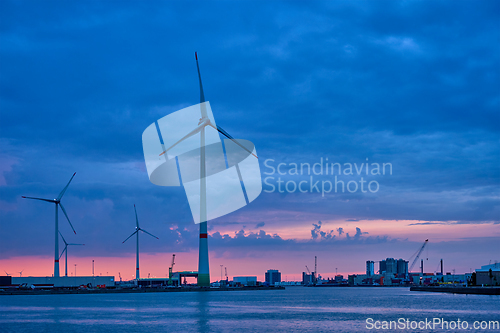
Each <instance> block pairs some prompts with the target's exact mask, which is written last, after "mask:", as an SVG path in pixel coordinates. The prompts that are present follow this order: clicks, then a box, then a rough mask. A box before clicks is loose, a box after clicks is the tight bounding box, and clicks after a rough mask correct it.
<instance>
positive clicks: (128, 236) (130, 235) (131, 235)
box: [122, 230, 139, 244]
mask: <svg viewBox="0 0 500 333" xmlns="http://www.w3.org/2000/svg"><path fill="white" fill-rule="evenodd" d="M138 231H139V230H136V231H134V232H133V233H132V235H130V236H128V237H127V239H125V240H124V241H123V242H122V244H123V243H125V242H126V241H128V239H129V238H130V237H132V236H133V235H135V234H136V233H137V232H138Z"/></svg>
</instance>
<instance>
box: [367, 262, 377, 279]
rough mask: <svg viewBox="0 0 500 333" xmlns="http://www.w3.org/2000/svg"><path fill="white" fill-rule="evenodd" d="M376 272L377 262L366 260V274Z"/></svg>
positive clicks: (369, 274)
mask: <svg viewBox="0 0 500 333" xmlns="http://www.w3.org/2000/svg"><path fill="white" fill-rule="evenodd" d="M373 274H375V262H374V261H372V260H367V261H366V275H368V276H372V275H373Z"/></svg>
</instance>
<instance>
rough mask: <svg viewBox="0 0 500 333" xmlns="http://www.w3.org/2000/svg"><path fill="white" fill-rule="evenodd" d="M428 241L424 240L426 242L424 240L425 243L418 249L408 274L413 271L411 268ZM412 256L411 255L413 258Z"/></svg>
mask: <svg viewBox="0 0 500 333" xmlns="http://www.w3.org/2000/svg"><path fill="white" fill-rule="evenodd" d="M428 241H429V240H428V239H426V240H425V242H424V244H423V245H422V247H420V249H419V250H418V251H417V252H416V256H415V259H414V260H413V262H412V263H411V266H410V268H409V269H408V272H411V270H412V269H413V266H415V264H416V263H417V261H418V258H420V255H421V254H422V251H424V248H425V246H426V245H427V242H428ZM414 255H415V254H414ZM414 255H413V256H414ZM413 256H411V257H410V259H411V258H412V257H413Z"/></svg>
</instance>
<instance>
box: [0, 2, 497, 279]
mask: <svg viewBox="0 0 500 333" xmlns="http://www.w3.org/2000/svg"><path fill="white" fill-rule="evenodd" d="M499 41H500V3H498V2H497V1H475V2H472V1H392V2H391V1H324V2H323V1H317V2H306V1H208V2H190V1H159V2H156V1H148V2H141V3H139V2H137V1H91V2H67V1H45V2H39V1H7V0H3V1H1V2H0V272H1V273H2V274H3V273H4V271H5V272H7V273H9V274H10V275H13V276H19V274H20V273H19V272H21V271H23V273H22V274H23V276H41V275H44V276H45V275H51V274H52V273H53V256H54V207H53V206H51V205H50V204H49V203H46V202H42V201H34V200H26V199H22V198H21V196H23V195H24V196H33V197H42V198H54V197H56V196H57V195H58V194H59V192H60V191H61V190H62V188H63V187H64V186H65V185H66V184H67V182H68V181H69V179H70V177H71V175H72V174H73V173H74V172H77V174H76V176H75V178H74V179H73V181H72V183H71V184H70V186H69V188H68V190H67V192H66V194H65V195H64V197H63V199H62V203H63V204H64V207H65V208H66V211H67V213H68V216H69V218H70V219H71V222H72V224H73V226H74V228H75V230H76V232H77V234H76V235H75V234H73V233H72V231H71V228H70V226H69V224H68V223H67V221H66V220H65V218H64V216H63V214H61V213H60V214H59V226H60V231H61V233H62V234H63V235H64V237H65V238H66V239H67V241H68V242H71V243H84V244H85V246H73V247H70V248H69V252H68V254H69V255H68V266H69V269H68V271H69V272H71V274H74V270H75V269H76V270H77V272H76V274H77V275H90V274H91V262H92V260H95V263H96V274H103V275H104V274H112V275H115V276H117V277H118V274H119V273H120V276H122V277H123V279H132V278H133V277H134V275H133V274H134V271H135V244H134V241H132V240H129V241H127V242H126V243H124V244H123V243H122V242H123V240H125V239H126V238H127V237H128V236H129V235H130V234H131V233H132V232H134V228H135V221H134V220H135V216H134V210H133V205H134V204H135V205H136V206H137V213H138V216H139V221H140V224H141V227H142V228H144V229H146V230H147V231H148V232H150V233H152V234H154V235H155V236H158V237H159V239H154V238H152V237H150V236H148V235H146V234H141V236H140V237H141V240H140V249H141V276H143V277H144V276H146V275H147V274H150V275H151V276H165V275H166V274H167V272H168V266H169V265H170V261H171V257H172V254H173V253H175V254H176V266H175V269H174V270H196V269H197V263H198V260H197V259H198V258H197V251H198V237H199V234H198V233H199V230H198V228H199V226H198V225H196V224H195V223H194V222H193V217H192V215H191V212H190V209H189V205H188V202H187V198H186V194H185V192H184V190H183V188H182V187H161V186H156V185H153V184H152V183H151V182H150V181H149V179H148V174H147V171H146V166H145V162H144V155H143V150H142V139H141V138H142V132H143V131H144V130H145V129H146V127H148V126H149V125H150V124H151V123H153V122H155V121H156V120H158V119H159V118H162V117H164V116H166V115H167V114H170V113H172V112H174V111H177V110H179V109H182V108H185V107H188V106H191V105H194V104H197V103H199V86H198V81H197V80H198V78H197V71H196V63H195V59H194V52H195V51H197V52H198V56H199V62H200V68H201V73H202V78H203V85H204V90H205V97H206V99H207V100H208V101H210V104H211V107H212V111H213V114H214V117H215V119H216V121H217V125H219V126H221V127H222V128H224V129H225V130H226V131H227V132H229V133H230V134H231V135H232V136H233V137H236V138H241V139H246V140H250V141H251V142H253V143H254V144H255V147H256V151H257V154H258V156H259V164H260V168H261V176H262V184H263V192H262V193H261V194H260V196H259V197H258V198H257V199H256V200H255V201H253V202H252V203H250V204H249V205H247V206H245V207H244V208H242V209H240V210H238V211H236V212H233V213H231V214H228V215H226V216H223V217H219V218H217V219H215V220H212V221H209V222H208V229H209V237H208V244H209V245H208V246H209V251H210V270H211V279H212V281H215V280H218V279H219V278H220V274H221V273H220V272H221V268H220V265H223V266H225V267H227V270H228V274H229V276H230V278H231V277H232V276H238V275H256V276H258V277H259V278H260V279H263V276H264V272H265V271H266V270H268V269H279V270H280V271H281V272H282V278H283V279H288V280H293V279H295V280H298V279H299V278H300V275H301V273H302V272H303V271H305V270H306V267H305V266H306V265H307V266H308V267H309V269H311V270H312V268H313V267H314V257H315V256H317V258H318V272H319V273H320V274H321V275H322V276H324V277H333V275H334V274H335V272H338V273H339V274H344V275H347V274H352V273H363V272H364V270H365V261H366V260H373V261H380V260H383V259H385V258H387V257H393V258H403V259H406V260H408V259H409V258H410V257H411V256H412V255H413V254H414V253H415V252H417V250H418V249H419V248H420V247H421V245H422V244H423V242H424V240H425V239H429V243H428V246H427V248H426V250H424V252H423V254H422V258H423V259H425V264H424V266H425V270H426V271H427V272H431V273H432V272H434V271H436V270H437V267H438V265H439V260H440V259H443V260H444V266H445V271H450V272H451V271H452V270H455V271H456V272H457V273H458V272H462V273H463V272H469V271H470V270H474V269H476V268H479V267H480V266H481V265H486V264H488V263H489V262H490V261H491V262H494V261H495V260H500V257H499V253H500V243H499V242H498V239H499V237H500V201H499V197H500V190H499V185H500V167H499V162H500V135H499V134H500V119H499V118H500V117H499V115H500V112H499V111H500V43H499ZM318 163H320V164H321V165H323V168H322V169H321V166H320V164H318ZM327 163H328V164H327ZM332 163H333V164H335V163H338V164H336V165H335V166H334V167H333V169H332V168H331V166H332ZM301 164H304V165H309V166H310V167H312V171H311V172H310V173H308V169H307V167H303V169H302V173H301V172H300V171H301V170H300V166H301ZM314 164H318V165H317V166H316V167H315V168H314V167H313V166H314ZM384 164H385V168H384V167H383V166H384ZM366 165H368V166H369V168H368V170H367V168H366ZM278 166H279V168H278ZM296 166H298V168H296V169H295V167H296ZM349 166H350V168H349ZM377 166H379V169H377ZM339 167H340V169H339ZM327 169H328V170H329V171H328V174H327ZM349 170H351V172H350V171H349ZM377 170H378V171H377ZM332 171H333V173H332ZM311 177H312V178H311ZM363 181H364V182H365V183H363ZM300 182H304V183H302V188H301V189H302V192H301V191H299V189H298V188H295V187H294V185H295V186H298V185H299V183H300ZM316 182H318V183H317V184H318V186H319V187H318V190H316V187H314V186H313V185H314V184H315V183H316ZM341 182H343V184H344V185H345V186H347V188H346V187H344V189H343V190H342V183H341ZM329 183H330V184H331V185H332V190H331V191H330V192H328V191H327V192H326V193H322V191H321V189H322V187H321V186H322V184H324V185H323V188H325V186H326V190H328V188H329ZM336 183H337V190H335V184H336ZM349 184H350V185H349ZM362 184H363V186H364V187H363V189H362V188H361V185H362ZM286 186H288V187H286ZM368 186H370V187H368ZM354 189H355V190H354ZM61 244H62V241H60V250H62V249H63V247H62V246H61ZM75 264H76V266H75ZM410 264H411V262H410ZM417 266H418V265H416V266H415V269H418V268H417ZM376 269H378V265H376ZM63 272H64V262H63V263H62V265H61V273H62V274H63Z"/></svg>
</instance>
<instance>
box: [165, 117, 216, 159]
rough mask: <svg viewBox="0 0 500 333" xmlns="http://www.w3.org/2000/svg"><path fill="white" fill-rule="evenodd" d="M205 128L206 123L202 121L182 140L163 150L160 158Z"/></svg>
mask: <svg viewBox="0 0 500 333" xmlns="http://www.w3.org/2000/svg"><path fill="white" fill-rule="evenodd" d="M205 126H207V122H206V121H204V122H203V123H201V124H200V125H198V127H196V128H195V129H194V130H192V131H191V132H189V133H188V134H187V135H185V136H184V137H183V138H182V139H180V140H179V141H177V142H176V143H174V144H173V145H171V146H170V147H169V148H168V149H165V151H163V153H161V154H160V156H161V155H163V154H165V153H166V152H167V151H169V150H170V149H172V148H174V147H175V146H177V145H178V144H179V143H181V142H182V141H184V140H186V139H187V138H190V137H192V136H193V135H195V134H197V133H199V132H200V131H201V130H202V129H203V128H204V127H205Z"/></svg>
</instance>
